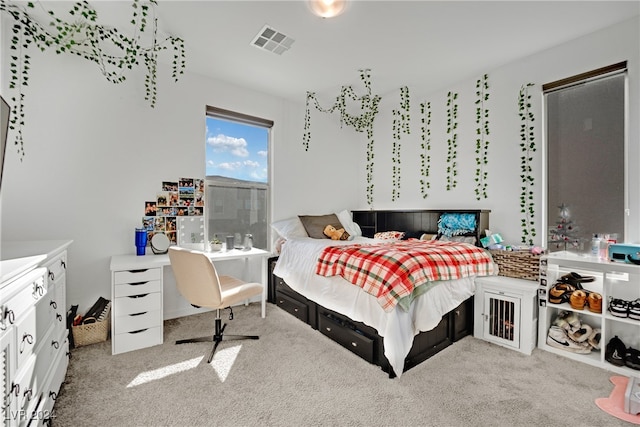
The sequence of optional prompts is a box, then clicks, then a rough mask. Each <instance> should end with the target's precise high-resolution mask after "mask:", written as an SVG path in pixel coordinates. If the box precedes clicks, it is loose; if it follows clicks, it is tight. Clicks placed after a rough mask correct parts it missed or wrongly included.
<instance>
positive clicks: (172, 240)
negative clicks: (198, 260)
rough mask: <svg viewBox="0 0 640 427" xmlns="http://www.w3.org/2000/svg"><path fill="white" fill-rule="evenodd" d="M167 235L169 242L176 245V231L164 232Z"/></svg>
mask: <svg viewBox="0 0 640 427" xmlns="http://www.w3.org/2000/svg"><path fill="white" fill-rule="evenodd" d="M166 235H167V237H168V238H169V242H170V243H171V244H172V245H177V244H178V237H177V233H176V232H175V231H169V232H167V233H166Z"/></svg>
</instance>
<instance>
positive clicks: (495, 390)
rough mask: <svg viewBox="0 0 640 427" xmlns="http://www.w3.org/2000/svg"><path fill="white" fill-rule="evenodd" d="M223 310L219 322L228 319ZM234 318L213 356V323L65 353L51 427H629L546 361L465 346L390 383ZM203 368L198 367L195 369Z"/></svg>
mask: <svg viewBox="0 0 640 427" xmlns="http://www.w3.org/2000/svg"><path fill="white" fill-rule="evenodd" d="M226 313H228V311H225V315H226ZM259 313H260V307H259V305H258V304H252V305H250V306H248V307H244V306H243V307H238V308H235V309H234V314H235V319H234V320H232V321H230V322H227V323H228V326H227V333H230V334H234V333H237V334H244V333H257V334H258V335H260V340H257V341H236V342H232V341H229V342H226V343H223V344H221V345H220V348H219V350H218V353H217V355H216V358H214V361H213V362H212V364H211V365H208V364H207V363H206V356H207V355H208V351H209V350H210V346H209V344H207V343H199V344H183V345H175V344H174V343H173V342H174V341H175V340H176V339H179V338H188V337H195V336H200V335H207V334H209V332H210V331H211V330H212V326H211V325H212V322H213V313H205V314H200V315H195V316H190V317H184V318H180V319H175V320H171V321H167V322H165V342H164V344H163V345H161V346H156V347H152V348H147V349H143V350H138V351H133V352H129V353H124V354H120V355H115V356H112V355H111V343H110V341H107V342H105V343H100V344H94V345H91V346H87V347H81V348H77V349H74V350H73V351H72V358H71V361H70V366H69V370H68V373H67V378H66V382H65V384H64V385H63V387H62V390H61V393H60V395H59V397H58V400H57V401H56V406H55V408H54V410H55V416H56V418H55V419H54V422H53V425H54V426H164V425H167V426H168V425H175V426H209V425H220V426H329V425H331V426H527V425H528V426H568V425H570V426H624V425H628V424H626V423H625V422H623V421H621V420H618V419H617V418H614V417H612V416H610V415H608V414H606V413H605V412H603V411H602V410H601V409H599V408H598V407H597V406H596V404H595V402H594V401H595V399H596V398H599V397H606V396H609V394H610V393H611V389H612V385H611V382H610V381H609V377H610V376H611V375H612V374H611V373H610V372H608V371H606V370H603V369H600V368H595V367H591V366H587V365H584V364H581V363H576V362H573V361H571V360H569V359H567V358H563V357H560V356H557V355H554V354H550V353H547V352H544V351H541V350H538V349H536V350H534V353H533V355H531V356H525V355H522V354H520V353H518V352H515V351H512V350H508V349H504V348H502V347H499V346H496V345H493V344H490V343H487V342H485V341H482V340H478V339H475V338H472V337H467V338H464V339H463V340H461V341H460V342H458V343H455V344H454V345H452V346H450V347H449V348H447V349H445V350H444V351H443V352H441V353H439V354H438V355H436V356H434V357H432V358H431V359H429V360H427V361H426V362H424V363H422V364H421V365H419V366H417V367H416V368H413V369H411V370H409V371H407V372H405V373H404V375H403V376H402V377H401V378H396V379H389V378H388V376H387V375H386V374H385V373H384V372H382V371H381V370H380V369H379V368H378V367H376V366H373V365H370V364H368V363H366V362H364V361H363V360H362V359H359V358H358V357H356V356H354V355H353V354H352V353H350V352H348V351H347V350H345V349H343V348H342V347H340V346H339V345H338V344H336V343H334V342H332V341H330V340H329V339H327V338H325V337H324V336H323V335H321V334H320V333H319V332H318V331H315V330H312V329H311V328H310V327H309V326H307V325H305V324H303V323H301V322H300V321H298V320H297V319H295V318H294V317H292V316H291V315H289V314H287V313H285V312H284V311H281V310H280V309H279V308H277V307H275V306H273V305H271V304H267V318H266V319H261V318H260V315H259ZM203 357H204V358H205V360H201V359H202V358H203Z"/></svg>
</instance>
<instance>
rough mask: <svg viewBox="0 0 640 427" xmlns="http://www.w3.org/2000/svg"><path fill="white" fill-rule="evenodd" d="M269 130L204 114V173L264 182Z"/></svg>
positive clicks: (265, 180) (266, 172) (266, 178)
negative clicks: (205, 117) (205, 120)
mask: <svg viewBox="0 0 640 427" xmlns="http://www.w3.org/2000/svg"><path fill="white" fill-rule="evenodd" d="M268 143H269V129H267V128H263V127H260V126H251V125H245V124H241V123H236V122H233V121H228V120H221V119H217V118H213V117H207V136H206V152H205V159H206V174H207V176H212V175H219V176H224V177H227V178H235V179H242V180H246V181H257V182H265V183H266V182H268V177H269V175H268V159H269V157H268V149H269V148H268Z"/></svg>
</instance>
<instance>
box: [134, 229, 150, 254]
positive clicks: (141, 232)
mask: <svg viewBox="0 0 640 427" xmlns="http://www.w3.org/2000/svg"><path fill="white" fill-rule="evenodd" d="M146 249H147V230H145V229H144V228H136V255H145V254H146Z"/></svg>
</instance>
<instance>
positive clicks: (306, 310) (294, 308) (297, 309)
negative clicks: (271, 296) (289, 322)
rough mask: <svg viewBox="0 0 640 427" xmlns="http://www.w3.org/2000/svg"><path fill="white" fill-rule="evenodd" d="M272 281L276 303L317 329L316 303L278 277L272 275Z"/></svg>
mask: <svg viewBox="0 0 640 427" xmlns="http://www.w3.org/2000/svg"><path fill="white" fill-rule="evenodd" d="M273 281H274V282H275V303H276V305H277V306H278V307H280V308H282V309H283V310H284V311H286V312H288V313H291V314H293V315H294V316H295V317H297V318H298V319H300V320H302V321H303V322H304V323H306V324H308V325H309V326H311V327H312V328H313V329H318V321H317V316H316V312H317V308H316V307H317V306H316V303H315V302H313V301H311V300H308V299H307V298H305V297H303V296H302V295H300V294H299V293H297V292H296V291H294V290H293V289H291V288H290V287H289V285H287V283H286V282H285V281H284V280H282V279H281V278H280V277H278V276H276V275H273Z"/></svg>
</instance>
